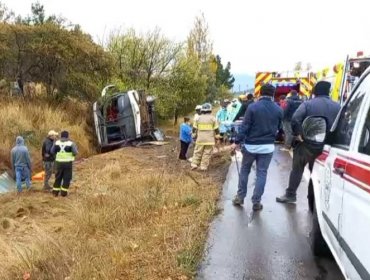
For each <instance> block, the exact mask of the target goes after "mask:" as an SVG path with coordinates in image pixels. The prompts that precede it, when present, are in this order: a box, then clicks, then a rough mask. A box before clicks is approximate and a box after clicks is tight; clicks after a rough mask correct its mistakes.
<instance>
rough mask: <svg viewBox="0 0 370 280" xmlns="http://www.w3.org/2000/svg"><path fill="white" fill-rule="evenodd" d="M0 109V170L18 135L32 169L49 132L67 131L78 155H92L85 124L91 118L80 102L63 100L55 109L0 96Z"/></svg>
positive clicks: (37, 164) (89, 130)
mask: <svg viewBox="0 0 370 280" xmlns="http://www.w3.org/2000/svg"><path fill="white" fill-rule="evenodd" d="M2 99H3V100H2V104H1V107H0V135H1V142H2V145H1V147H0V169H6V167H9V160H10V158H9V157H10V154H9V151H10V149H11V148H12V147H13V146H14V145H15V138H16V136H18V135H22V136H24V137H25V139H26V145H27V146H28V148H29V149H30V151H31V155H32V161H33V164H34V170H35V171H37V170H38V169H40V167H41V146H42V141H43V139H44V138H45V137H46V135H47V132H48V131H49V130H51V129H54V130H56V131H59V132H60V131H61V130H63V129H66V130H68V131H69V132H70V136H71V139H73V140H74V141H76V142H77V145H78V148H79V152H80V156H81V157H86V156H88V155H91V154H92V153H93V151H94V150H93V146H92V141H91V139H92V137H93V136H92V127H91V125H89V124H87V121H88V120H89V119H91V118H92V116H90V115H89V114H90V113H89V112H90V111H89V110H88V109H89V106H88V105H86V104H83V103H77V102H73V101H65V102H64V103H62V104H59V105H58V106H51V105H48V103H47V102H45V101H42V100H23V99H13V100H12V99H6V98H4V97H2Z"/></svg>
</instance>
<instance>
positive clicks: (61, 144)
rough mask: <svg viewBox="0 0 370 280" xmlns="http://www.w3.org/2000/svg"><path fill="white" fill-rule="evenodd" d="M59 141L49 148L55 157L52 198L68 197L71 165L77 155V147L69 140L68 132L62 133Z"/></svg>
mask: <svg viewBox="0 0 370 280" xmlns="http://www.w3.org/2000/svg"><path fill="white" fill-rule="evenodd" d="M60 136H61V139H60V140H58V141H56V142H55V143H54V145H53V147H52V148H51V153H52V154H54V155H55V165H56V174H55V182H54V187H53V194H54V196H58V195H59V193H60V194H61V196H67V195H68V189H69V185H70V183H71V180H72V163H73V161H74V160H75V156H76V155H77V153H78V151H77V146H76V144H75V143H73V142H72V141H71V140H69V133H68V131H62V132H61V134H60Z"/></svg>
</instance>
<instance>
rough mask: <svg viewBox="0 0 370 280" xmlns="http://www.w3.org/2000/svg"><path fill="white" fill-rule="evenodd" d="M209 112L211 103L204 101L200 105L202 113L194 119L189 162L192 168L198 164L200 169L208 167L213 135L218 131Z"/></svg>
mask: <svg viewBox="0 0 370 280" xmlns="http://www.w3.org/2000/svg"><path fill="white" fill-rule="evenodd" d="M211 113H212V105H211V104H209V103H205V104H203V106H202V114H201V115H200V116H198V117H197V118H196V119H195V122H194V127H193V134H195V138H196V143H195V148H194V155H193V159H192V162H191V169H192V170H195V169H197V168H198V167H199V166H200V170H202V171H205V170H207V169H208V165H209V162H210V159H211V156H212V151H213V147H214V145H215V137H216V135H217V134H218V133H219V130H218V123H217V120H216V118H215V117H214V116H213V115H212V114H211Z"/></svg>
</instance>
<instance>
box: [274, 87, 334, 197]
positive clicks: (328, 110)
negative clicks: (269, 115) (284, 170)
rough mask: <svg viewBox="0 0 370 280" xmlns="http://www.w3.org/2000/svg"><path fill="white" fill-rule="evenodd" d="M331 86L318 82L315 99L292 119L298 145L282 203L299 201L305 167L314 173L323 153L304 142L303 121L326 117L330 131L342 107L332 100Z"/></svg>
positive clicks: (314, 89) (301, 108) (304, 104)
mask: <svg viewBox="0 0 370 280" xmlns="http://www.w3.org/2000/svg"><path fill="white" fill-rule="evenodd" d="M330 87H331V84H330V83H329V82H327V81H320V82H318V83H317V84H316V85H315V86H314V88H313V92H312V93H313V95H314V96H315V98H313V99H311V100H309V101H306V102H304V103H302V104H301V105H300V106H299V107H298V109H297V111H296V112H295V113H294V115H293V117H292V130H293V135H294V136H295V138H296V142H297V144H296V145H295V147H294V150H293V163H292V171H291V172H290V176H289V185H288V188H287V189H286V191H285V194H284V195H283V196H280V197H277V198H276V201H277V202H280V203H294V202H296V200H297V189H298V187H299V185H300V183H301V180H302V176H303V172H304V169H305V166H306V165H307V164H308V165H309V170H310V171H311V172H312V169H313V165H314V162H315V159H316V158H317V157H318V156H319V155H320V154H321V153H322V149H323V147H319V148H317V147H313V146H312V145H310V144H309V143H306V142H304V139H303V137H302V134H303V128H302V124H303V121H304V120H305V119H306V118H307V117H310V116H320V117H324V118H325V119H326V121H327V128H328V130H330V128H331V126H332V125H333V123H334V121H335V118H336V116H337V114H338V112H339V110H340V105H339V104H338V103H337V102H334V101H333V100H331V99H330V97H329V93H330Z"/></svg>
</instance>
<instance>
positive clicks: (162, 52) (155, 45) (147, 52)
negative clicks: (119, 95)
mask: <svg viewBox="0 0 370 280" xmlns="http://www.w3.org/2000/svg"><path fill="white" fill-rule="evenodd" d="M107 48H108V50H109V52H110V53H111V54H112V56H113V57H114V60H115V64H116V67H117V69H118V77H119V78H120V80H121V81H122V82H123V83H124V84H125V85H127V86H128V87H135V88H137V87H141V88H145V89H148V90H149V89H151V88H152V87H153V86H155V84H156V83H157V82H158V81H159V80H160V79H161V77H162V76H164V75H166V73H168V72H169V71H170V68H171V65H172V62H173V61H174V59H175V58H176V56H177V54H178V53H179V52H180V51H181V49H182V45H181V44H178V43H175V42H173V41H171V40H169V39H168V38H166V37H165V36H163V35H162V34H161V31H160V29H158V28H157V29H155V30H154V31H151V32H148V33H146V34H145V35H143V34H137V33H136V32H135V30H133V29H130V30H128V31H127V32H125V33H123V34H120V33H118V34H112V35H111V37H110V39H109V42H108V47H107Z"/></svg>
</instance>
